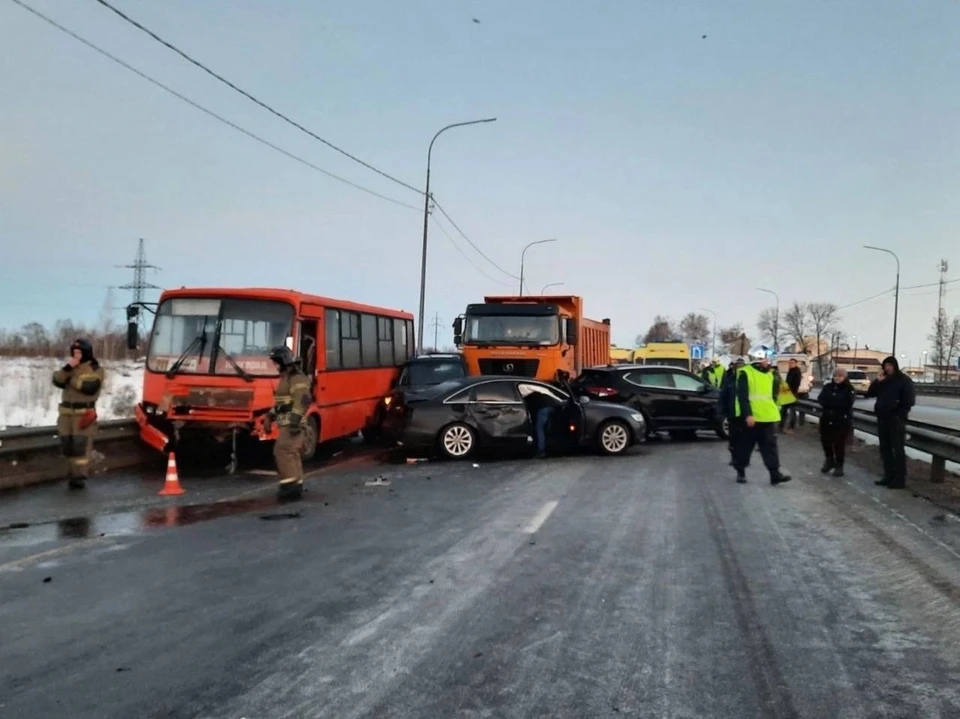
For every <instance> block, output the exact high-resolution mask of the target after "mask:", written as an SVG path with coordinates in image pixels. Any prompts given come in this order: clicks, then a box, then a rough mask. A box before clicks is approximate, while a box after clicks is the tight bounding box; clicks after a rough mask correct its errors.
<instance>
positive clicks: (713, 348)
mask: <svg viewBox="0 0 960 719" xmlns="http://www.w3.org/2000/svg"><path fill="white" fill-rule="evenodd" d="M700 311H701V312H709V313H710V314H711V315H713V341H712V342H711V344H710V359H711V360H712V359H713V358H714V357H716V356H717V313H716V312H714V311H713V310H708V309H707V308H706V307H701V308H700Z"/></svg>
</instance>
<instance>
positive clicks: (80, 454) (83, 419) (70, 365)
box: [53, 339, 105, 489]
mask: <svg viewBox="0 0 960 719" xmlns="http://www.w3.org/2000/svg"><path fill="white" fill-rule="evenodd" d="M104 379H105V373H104V371H103V367H101V366H100V363H99V362H97V359H96V358H95V357H94V356H93V345H92V344H91V343H90V340H87V339H78V340H76V341H75V342H74V343H73V344H72V345H70V359H68V360H67V363H66V364H65V365H64V366H63V367H61V368H60V369H58V370H57V371H56V372H54V373H53V385H54V387H57V388H59V389H61V390H63V393H62V396H61V398H60V407H59V408H58V410H57V435H58V436H59V437H60V448H61V452H62V453H63V456H64V457H65V458H66V460H67V480H68V481H67V483H68V485H69V487H70V488H71V489H83V488H84V487H85V486H86V480H87V479H88V478H89V476H90V457H91V455H92V454H93V438H94V437H95V436H96V434H97V400H98V399H99V398H100V390H101V389H103V381H104Z"/></svg>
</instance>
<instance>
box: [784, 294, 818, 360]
mask: <svg viewBox="0 0 960 719" xmlns="http://www.w3.org/2000/svg"><path fill="white" fill-rule="evenodd" d="M781 320H782V321H781V324H782V325H783V329H784V333H785V334H786V336H787V337H788V338H790V339H791V340H793V341H794V342H796V343H797V347H798V348H799V349H798V351H799V352H802V353H804V354H805V353H807V352H810V351H811V348H810V347H809V345H810V344H811V342H810V314H809V311H808V309H807V305H806V304H805V303H803V302H794V303H793V304H792V305H791V306H790V308H789V309H788V310H787V311H786V312H784V313H783V317H782V318H781Z"/></svg>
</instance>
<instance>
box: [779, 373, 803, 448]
mask: <svg viewBox="0 0 960 719" xmlns="http://www.w3.org/2000/svg"><path fill="white" fill-rule="evenodd" d="M802 381H803V372H801V371H800V365H799V364H797V361H796V360H795V359H791V360H790V369H788V370H787V382H786V384H787V387H789V388H790V393H791V394H792V395H793V397H792V399H791V400H790V402H788V403H787V404H785V405H783V406H782V408H781V410H780V411H781V416H780V431H781V432H783V431H784V429H786V430H787V432H788V433H789V434H793V430H794V429H796V427H797V399H798V398H799V397H800V383H801V382H802ZM787 416H789V417H790V426H789V427H787Z"/></svg>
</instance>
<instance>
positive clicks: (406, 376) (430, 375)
mask: <svg viewBox="0 0 960 719" xmlns="http://www.w3.org/2000/svg"><path fill="white" fill-rule="evenodd" d="M465 376H466V372H464V369H463V363H462V362H459V361H457V360H443V361H439V360H431V361H428V362H411V363H410V364H408V365H407V366H406V367H405V368H404V370H403V373H402V374H401V375H400V381H399V382H398V384H399V385H400V386H402V387H411V386H414V387H416V386H424V385H435V384H441V383H442V382H446V381H447V380H451V379H457V378H458V377H465Z"/></svg>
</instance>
